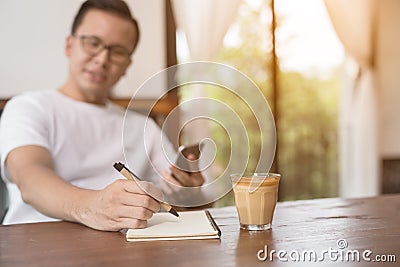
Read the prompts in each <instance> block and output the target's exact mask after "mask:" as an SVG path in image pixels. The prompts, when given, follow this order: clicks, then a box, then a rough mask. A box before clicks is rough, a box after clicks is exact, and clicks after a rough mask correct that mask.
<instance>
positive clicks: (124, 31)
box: [65, 10, 137, 103]
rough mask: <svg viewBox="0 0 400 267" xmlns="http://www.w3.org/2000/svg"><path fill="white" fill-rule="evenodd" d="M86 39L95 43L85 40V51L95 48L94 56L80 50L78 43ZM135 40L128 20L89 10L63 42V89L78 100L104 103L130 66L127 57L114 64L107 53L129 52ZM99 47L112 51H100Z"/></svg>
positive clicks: (129, 60) (102, 49) (101, 49)
mask: <svg viewBox="0 0 400 267" xmlns="http://www.w3.org/2000/svg"><path fill="white" fill-rule="evenodd" d="M82 37H84V38H82ZM86 37H90V38H92V40H96V42H92V41H89V42H88V43H86V46H85V48H87V47H91V46H99V47H100V49H99V52H98V53H97V54H95V55H93V53H92V54H91V53H88V49H84V48H83V46H82V41H83V40H86V41H87V38H86ZM93 37H94V38H93ZM90 38H89V39H90ZM136 38H137V35H136V32H135V30H134V27H133V25H132V23H131V22H130V21H128V20H126V19H123V18H120V17H118V16H116V15H113V14H110V13H107V12H104V11H100V10H90V11H89V12H88V13H86V15H85V17H84V19H83V21H82V24H81V25H79V27H78V28H77V29H76V32H75V35H74V36H69V37H68V38H67V41H66V55H67V57H68V58H69V61H70V67H69V79H68V82H67V86H66V88H65V90H68V93H69V94H71V95H73V96H74V97H75V98H77V99H78V100H81V101H88V102H98V103H101V102H104V99H105V98H107V96H108V95H109V92H110V90H111V89H112V87H113V86H114V85H115V84H116V83H117V82H118V80H119V79H120V78H121V77H122V76H123V75H124V74H125V71H126V69H127V68H128V66H129V65H130V63H131V59H130V57H129V55H126V60H122V61H121V60H119V61H118V62H115V60H113V59H114V58H115V57H113V56H112V55H111V53H115V52H118V51H127V53H130V52H132V50H133V44H134V41H135V39H136ZM82 39H83V40H82ZM99 43H100V45H99ZM103 45H105V46H106V47H111V46H112V47H113V48H112V49H104V46H103ZM111 50H114V51H113V52H112V51H111Z"/></svg>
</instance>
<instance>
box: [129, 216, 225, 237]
mask: <svg viewBox="0 0 400 267" xmlns="http://www.w3.org/2000/svg"><path fill="white" fill-rule="evenodd" d="M220 235H221V231H220V230H219V228H218V226H217V224H216V223H215V221H214V219H213V218H212V216H211V214H210V213H209V211H207V210H200V211H184V212H179V218H178V217H175V216H172V215H171V214H169V213H166V212H161V213H156V214H154V215H153V217H152V218H151V219H150V220H148V221H147V228H143V229H128V231H127V232H126V240H128V241H131V242H137V241H155V240H187V239H213V238H219V237H220Z"/></svg>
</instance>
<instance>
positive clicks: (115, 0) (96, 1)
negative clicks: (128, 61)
mask: <svg viewBox="0 0 400 267" xmlns="http://www.w3.org/2000/svg"><path fill="white" fill-rule="evenodd" d="M91 9H98V10H102V11H105V12H109V13H112V14H115V15H117V16H119V17H121V18H123V19H127V20H129V21H131V22H132V25H133V27H134V29H135V31H136V40H135V43H134V44H133V50H135V48H136V46H137V44H138V42H139V37H140V30H139V25H138V22H137V21H136V19H135V18H134V17H133V16H132V13H131V11H130V9H129V7H128V5H127V4H126V3H125V2H124V1H122V0H87V1H85V2H84V3H82V5H81V7H80V8H79V10H78V13H77V14H76V16H75V18H74V21H73V23H72V28H71V35H74V34H75V32H76V29H77V28H78V27H79V25H81V23H82V21H83V19H84V17H85V15H86V13H87V12H88V11H89V10H91Z"/></svg>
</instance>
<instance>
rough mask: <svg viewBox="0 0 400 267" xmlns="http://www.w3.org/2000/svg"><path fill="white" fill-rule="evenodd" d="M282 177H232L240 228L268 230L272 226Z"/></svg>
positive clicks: (268, 174)
mask: <svg viewBox="0 0 400 267" xmlns="http://www.w3.org/2000/svg"><path fill="white" fill-rule="evenodd" d="M280 178H281V176H280V174H277V173H241V174H239V173H237V174H232V175H231V180H232V185H233V192H234V194H235V204H236V208H237V211H238V214H239V222H240V227H241V228H243V229H246V230H268V229H271V226H272V218H273V216H274V211H275V206H276V202H277V200H278V187H279V180H280Z"/></svg>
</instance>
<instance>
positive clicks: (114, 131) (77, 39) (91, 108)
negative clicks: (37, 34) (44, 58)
mask: <svg viewBox="0 0 400 267" xmlns="http://www.w3.org/2000/svg"><path fill="white" fill-rule="evenodd" d="M138 40H139V29H138V26H137V23H136V21H135V19H134V18H133V17H132V15H131V13H130V10H129V8H128V6H127V5H126V4H125V2H123V1H121V0H88V1H86V2H84V3H83V4H82V6H81V8H80V10H79V11H78V13H77V15H76V17H75V20H74V22H73V25H72V31H71V35H70V36H68V37H67V39H66V42H65V54H66V56H67V57H68V59H69V75H68V78H67V81H66V82H65V83H64V84H63V85H62V86H61V87H60V88H59V89H58V90H52V91H41V92H35V93H26V94H23V95H20V96H17V97H14V98H13V99H12V100H10V101H9V102H8V103H7V106H6V108H5V110H4V113H3V116H2V120H1V125H0V152H1V167H2V174H3V179H4V180H5V181H6V183H7V188H8V190H9V194H10V207H9V211H8V212H7V214H6V217H5V219H4V223H5V224H11V223H24V222H38V221H50V220H56V219H61V220H67V221H72V222H78V223H82V224H84V225H87V226H88V227H91V228H94V229H99V230H107V231H115V230H120V229H122V228H142V227H146V225H147V224H146V223H147V220H148V219H149V218H151V216H152V215H153V213H155V212H157V211H158V210H159V209H160V205H159V202H158V201H156V200H155V198H158V199H159V198H161V191H160V190H159V189H158V188H157V187H156V186H155V185H154V184H153V183H150V182H141V183H140V184H138V183H135V182H132V181H128V180H125V179H123V178H122V176H121V175H120V174H119V173H118V172H116V171H115V170H114V169H113V168H112V164H113V163H114V162H116V161H124V158H125V157H124V156H125V155H124V153H128V154H130V156H129V159H132V161H133V162H135V166H136V167H137V168H138V169H136V170H135V172H137V173H138V174H139V175H140V176H142V177H143V175H150V174H149V170H150V169H151V168H152V166H151V164H148V163H147V161H146V160H144V158H147V157H148V159H150V161H151V162H152V164H153V165H154V168H155V170H154V171H153V173H163V176H164V181H170V182H173V183H175V184H179V185H182V186H200V185H201V184H202V183H203V182H204V180H203V178H202V176H201V175H200V174H199V173H192V174H191V175H189V174H188V173H186V172H183V171H180V170H178V169H177V168H175V167H170V166H169V165H168V162H167V161H166V160H165V157H164V156H163V154H162V149H161V148H162V145H163V144H161V140H160V130H159V128H158V127H157V126H156V125H155V123H154V122H152V121H150V122H148V123H147V127H146V136H145V137H144V136H143V129H144V125H145V123H146V118H144V117H142V116H140V115H138V114H136V113H133V112H128V113H127V115H126V120H127V121H129V122H134V123H133V124H130V125H134V127H131V128H128V129H126V128H125V131H126V130H128V131H129V138H128V139H127V140H124V141H128V143H129V144H128V145H127V146H126V147H124V148H125V151H124V149H123V147H122V145H121V142H122V140H121V139H122V131H123V122H124V115H125V111H124V110H123V109H121V108H119V107H117V106H115V105H114V104H112V103H111V102H110V101H109V100H108V96H109V94H110V91H111V90H112V88H113V86H114V85H115V84H116V83H117V82H118V80H119V79H120V78H121V77H122V76H123V75H124V74H125V72H126V70H127V68H128V66H129V65H130V64H131V55H132V53H133V52H134V50H135V48H136V45H137V43H138ZM144 138H146V141H144ZM143 143H146V144H150V145H151V147H150V148H144V147H143V145H140V144H143ZM164 149H166V150H171V149H172V146H171V145H170V144H166V145H165V144H164ZM168 167H169V169H170V171H172V174H170V173H169V172H165V171H163V170H165V169H168ZM173 177H175V178H173ZM121 178H122V179H121ZM151 179H152V180H151ZM151 179H149V180H151V181H153V182H154V183H156V184H158V183H159V182H160V181H159V177H158V178H157V177H155V178H151ZM149 195H151V196H153V197H151V196H149Z"/></svg>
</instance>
